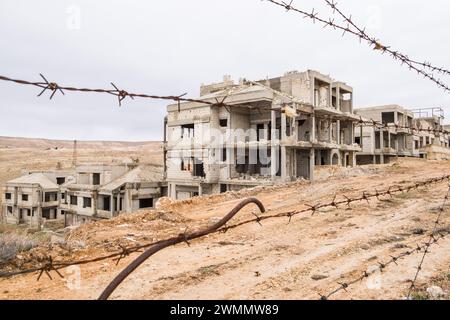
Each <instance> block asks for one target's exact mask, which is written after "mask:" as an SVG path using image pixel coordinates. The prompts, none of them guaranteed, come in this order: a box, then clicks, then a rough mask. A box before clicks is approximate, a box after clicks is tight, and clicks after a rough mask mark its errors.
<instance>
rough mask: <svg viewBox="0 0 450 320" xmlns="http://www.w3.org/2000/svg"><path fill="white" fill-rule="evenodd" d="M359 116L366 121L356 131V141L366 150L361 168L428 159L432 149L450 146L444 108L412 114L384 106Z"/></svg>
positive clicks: (361, 154) (359, 111) (360, 155)
mask: <svg viewBox="0 0 450 320" xmlns="http://www.w3.org/2000/svg"><path fill="white" fill-rule="evenodd" d="M355 112H356V114H358V115H359V116H360V117H361V119H362V120H363V121H364V122H363V124H361V125H358V126H357V127H356V129H355V141H356V142H357V143H359V144H360V146H361V149H362V150H361V152H358V153H357V164H358V165H364V164H372V163H373V164H384V163H389V162H391V161H392V160H393V159H396V158H397V157H422V158H426V157H427V154H428V153H429V148H430V146H442V147H443V148H448V146H449V141H448V140H449V136H448V133H445V130H444V128H443V126H442V121H443V119H444V117H443V110H442V109H441V108H426V109H414V110H410V109H407V108H405V107H402V106H399V105H384V106H375V107H367V108H358V109H355ZM428 113H431V115H428ZM378 124H382V125H378ZM418 129H421V130H418Z"/></svg>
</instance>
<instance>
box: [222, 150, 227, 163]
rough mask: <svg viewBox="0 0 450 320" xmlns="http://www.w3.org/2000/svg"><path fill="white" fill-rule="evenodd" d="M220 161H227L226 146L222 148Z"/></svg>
mask: <svg viewBox="0 0 450 320" xmlns="http://www.w3.org/2000/svg"><path fill="white" fill-rule="evenodd" d="M222 161H223V162H225V161H227V148H223V149H222Z"/></svg>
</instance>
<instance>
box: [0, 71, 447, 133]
mask: <svg viewBox="0 0 450 320" xmlns="http://www.w3.org/2000/svg"><path fill="white" fill-rule="evenodd" d="M40 76H41V77H42V79H43V80H44V82H33V81H28V80H21V79H12V78H9V77H5V76H2V75H0V80H3V81H8V82H13V83H18V84H22V85H31V86H35V87H39V88H42V91H41V92H40V93H39V94H38V95H37V96H38V97H40V96H42V95H43V94H44V93H45V92H46V91H47V90H49V91H50V92H51V94H50V99H52V98H53V97H54V95H55V94H56V92H61V94H63V95H65V93H64V91H75V92H83V93H106V94H110V95H114V96H116V97H117V99H118V103H119V106H121V105H122V101H123V100H124V99H125V98H126V97H130V98H131V99H134V98H148V99H160V100H171V101H174V102H176V103H178V108H179V109H180V103H181V102H194V103H201V104H206V105H209V106H216V107H225V108H229V107H241V106H242V105H239V104H228V103H226V102H225V101H226V99H227V98H228V96H227V95H226V96H224V97H223V98H222V100H218V99H217V98H216V99H215V102H211V101H208V100H202V99H191V98H185V97H184V96H185V95H186V93H185V94H182V95H179V96H174V95H169V96H161V95H149V94H142V93H130V92H127V91H125V90H121V89H119V88H118V87H117V86H116V85H115V84H114V83H111V85H112V86H113V87H114V89H93V88H78V87H68V86H61V85H58V84H56V83H55V82H49V81H48V80H47V79H46V77H45V76H44V75H42V74H40ZM247 83H248V84H250V85H258V86H261V87H265V86H264V85H262V84H259V83H257V82H252V81H249V80H247ZM271 90H273V89H271ZM273 91H276V92H278V93H279V94H281V95H284V94H283V93H282V92H279V91H277V90H273ZM287 97H289V96H288V95H287ZM290 98H291V99H294V98H295V97H290ZM302 104H304V105H306V104H305V103H302ZM245 107H248V106H245ZM257 109H258V110H270V111H272V110H274V111H280V110H281V108H270V107H257ZM300 112H301V111H300ZM317 117H318V118H324V119H331V118H333V117H332V116H317ZM355 122H357V123H358V124H360V125H362V124H364V125H375V126H377V127H378V128H390V127H391V128H392V127H395V128H397V129H406V130H409V132H410V133H411V134H413V133H414V132H428V133H434V134H436V135H437V134H438V133H444V134H449V133H450V131H448V130H444V129H442V127H441V128H440V129H436V128H434V129H432V128H418V127H414V126H401V125H397V124H385V123H381V122H377V121H374V120H372V119H371V120H370V121H369V120H363V119H362V117H360V120H355Z"/></svg>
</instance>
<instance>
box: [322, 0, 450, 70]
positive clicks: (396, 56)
mask: <svg viewBox="0 0 450 320" xmlns="http://www.w3.org/2000/svg"><path fill="white" fill-rule="evenodd" d="M324 1H325V2H326V3H327V5H328V6H330V7H331V9H333V13H335V12H337V13H338V14H339V15H340V16H341V17H342V18H343V19H344V21H345V22H347V23H348V24H349V25H350V26H352V27H353V28H355V29H356V31H357V32H358V33H359V34H360V35H361V36H362V39H364V40H366V41H368V42H370V43H372V40H373V39H374V38H373V37H371V36H369V35H368V34H367V33H366V30H365V28H361V27H359V26H358V25H356V23H355V22H354V20H353V19H352V16H351V15H350V16H349V15H346V14H344V13H343V11H342V10H340V9H339V8H338V7H337V5H338V3H337V2H336V1H330V0H324ZM380 46H381V45H380ZM381 47H382V48H380V49H382V50H386V52H388V53H390V54H391V55H392V56H393V58H394V59H399V60H402V61H403V60H405V61H406V60H408V61H409V62H410V63H412V64H415V65H419V66H421V67H423V68H427V69H430V70H431V71H435V72H438V73H441V74H444V75H450V71H449V70H447V69H445V68H442V67H435V66H433V65H432V64H431V62H427V61H425V62H419V61H416V60H412V59H410V58H409V57H408V56H407V55H405V54H402V53H400V52H398V51H394V50H393V49H390V48H391V47H390V46H381ZM383 47H384V48H383Z"/></svg>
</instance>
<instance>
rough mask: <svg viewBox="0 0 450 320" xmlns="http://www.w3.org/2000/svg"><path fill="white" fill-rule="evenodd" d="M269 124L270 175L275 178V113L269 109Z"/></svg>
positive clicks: (276, 156) (276, 149) (276, 150)
mask: <svg viewBox="0 0 450 320" xmlns="http://www.w3.org/2000/svg"><path fill="white" fill-rule="evenodd" d="M272 107H273V106H272ZM271 126H272V133H271V135H272V140H271V149H270V150H271V151H270V175H271V176H272V179H275V177H276V175H277V171H278V170H277V169H278V168H277V162H278V161H277V158H278V148H277V144H278V141H277V140H278V139H277V129H276V128H277V114H276V111H275V110H272V111H271Z"/></svg>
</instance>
